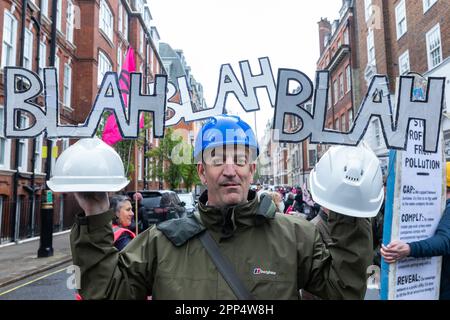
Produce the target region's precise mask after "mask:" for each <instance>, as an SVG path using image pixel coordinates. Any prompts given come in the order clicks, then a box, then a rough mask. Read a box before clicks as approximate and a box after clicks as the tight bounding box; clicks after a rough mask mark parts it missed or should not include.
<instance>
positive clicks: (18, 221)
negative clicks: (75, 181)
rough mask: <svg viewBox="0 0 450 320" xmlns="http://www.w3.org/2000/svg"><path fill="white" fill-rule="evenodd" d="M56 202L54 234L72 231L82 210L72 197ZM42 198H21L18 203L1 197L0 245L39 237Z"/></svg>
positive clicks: (60, 197) (59, 199) (63, 196)
mask: <svg viewBox="0 0 450 320" xmlns="http://www.w3.org/2000/svg"><path fill="white" fill-rule="evenodd" d="M55 200H56V201H55V202H54V204H53V205H54V214H53V232H59V231H63V230H67V229H70V228H71V226H72V224H73V222H74V217H75V214H76V213H77V212H80V209H79V207H78V205H77V203H76V201H75V200H74V199H73V198H72V197H67V196H65V195H61V196H59V197H58V198H57V199H55ZM40 211H41V198H40V197H36V198H35V200H34V203H33V200H32V199H30V198H26V197H24V196H19V197H18V199H17V202H15V201H12V200H10V199H8V198H6V197H4V196H0V245H2V244H6V243H8V242H17V241H19V240H24V239H27V238H32V237H38V236H40V232H41V214H40Z"/></svg>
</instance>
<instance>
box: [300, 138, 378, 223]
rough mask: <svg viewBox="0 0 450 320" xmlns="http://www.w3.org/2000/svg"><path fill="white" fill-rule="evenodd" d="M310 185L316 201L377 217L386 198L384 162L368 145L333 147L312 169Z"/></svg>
mask: <svg viewBox="0 0 450 320" xmlns="http://www.w3.org/2000/svg"><path fill="white" fill-rule="evenodd" d="M309 184H310V186H311V195H312V198H313V200H314V201H315V202H317V203H318V204H320V205H321V206H323V207H325V208H327V209H329V210H331V211H334V212H337V213H340V214H344V215H347V216H352V217H361V218H370V217H374V216H376V215H377V214H378V211H379V210H380V207H381V205H382V203H383V199H384V189H383V180H382V172H381V168H380V161H379V160H378V158H377V156H376V155H375V154H374V153H373V151H372V150H371V149H370V148H369V147H368V146H366V145H365V144H363V145H361V146H358V147H348V146H335V147H331V148H330V149H329V150H328V151H327V152H326V153H325V154H324V155H323V156H322V158H321V159H320V161H319V162H318V163H317V164H316V166H315V167H314V169H313V171H312V172H311V174H310V176H309Z"/></svg>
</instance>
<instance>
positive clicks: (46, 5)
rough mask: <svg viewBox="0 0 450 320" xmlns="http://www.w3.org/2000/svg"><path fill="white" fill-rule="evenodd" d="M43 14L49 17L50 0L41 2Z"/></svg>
mask: <svg viewBox="0 0 450 320" xmlns="http://www.w3.org/2000/svg"><path fill="white" fill-rule="evenodd" d="M41 12H42V14H43V15H44V16H46V17H48V0H41Z"/></svg>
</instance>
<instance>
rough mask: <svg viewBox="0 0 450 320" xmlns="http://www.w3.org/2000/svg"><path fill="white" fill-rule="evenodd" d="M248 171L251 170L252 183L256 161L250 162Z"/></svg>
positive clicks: (251, 181)
mask: <svg viewBox="0 0 450 320" xmlns="http://www.w3.org/2000/svg"><path fill="white" fill-rule="evenodd" d="M250 172H251V178H250V183H253V176H254V175H255V172H256V163H251V164H250Z"/></svg>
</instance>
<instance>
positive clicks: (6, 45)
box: [2, 11, 17, 68]
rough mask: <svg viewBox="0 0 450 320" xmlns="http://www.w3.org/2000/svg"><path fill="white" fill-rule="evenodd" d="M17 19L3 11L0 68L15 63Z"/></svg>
mask: <svg viewBox="0 0 450 320" xmlns="http://www.w3.org/2000/svg"><path fill="white" fill-rule="evenodd" d="M16 37H17V20H16V18H14V16H13V15H12V14H11V13H9V12H7V11H5V15H4V19H3V45H2V68H3V67H5V66H15V65H16V42H17V41H16V40H17V39H16Z"/></svg>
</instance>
